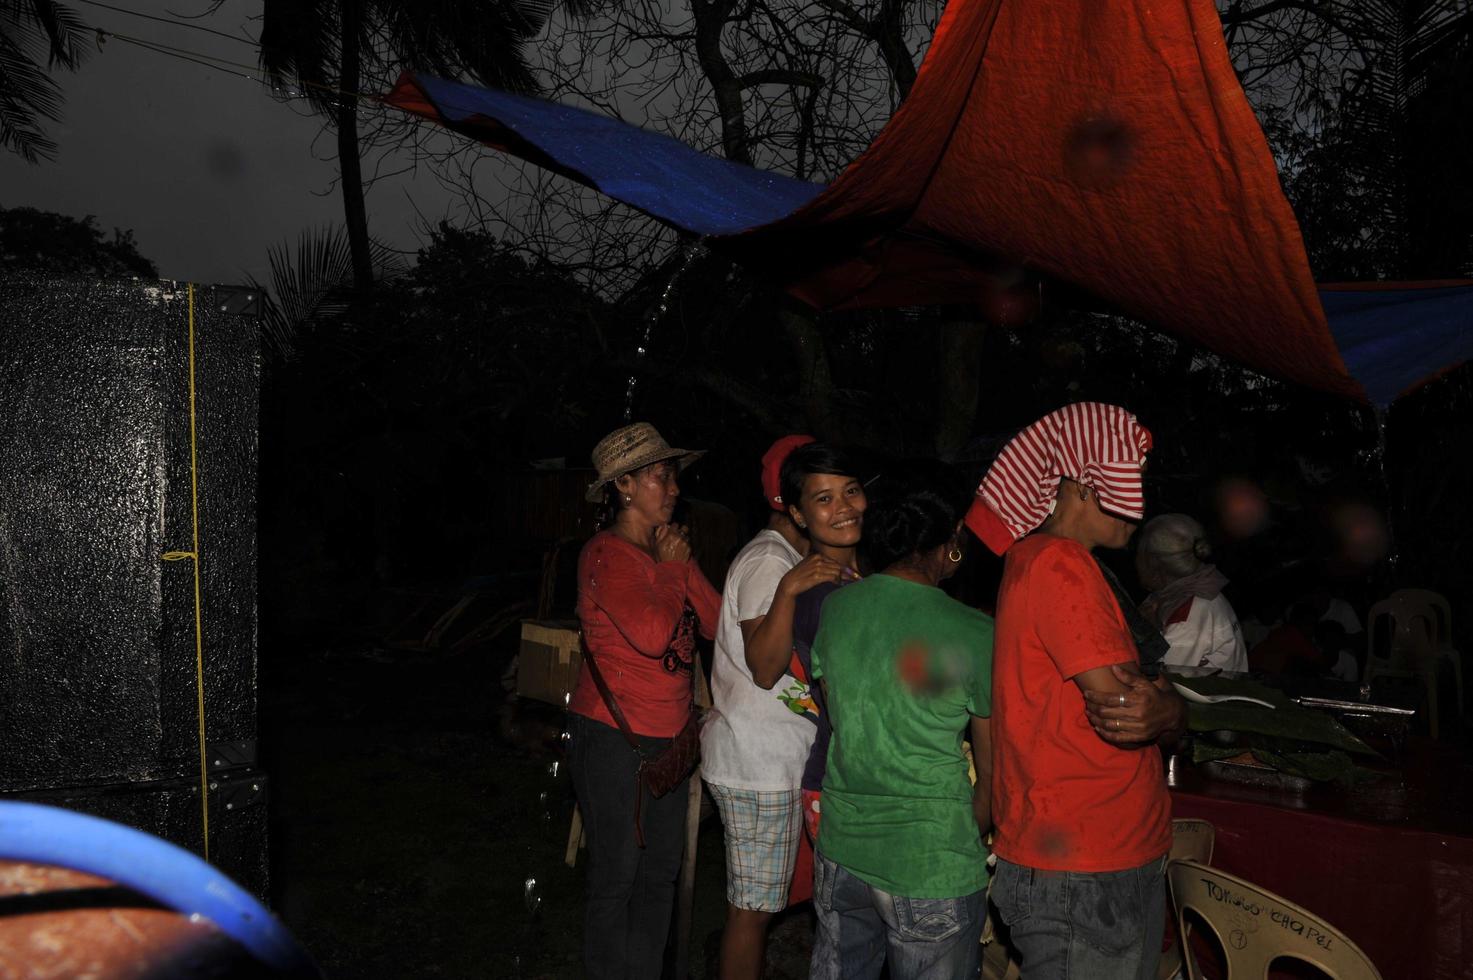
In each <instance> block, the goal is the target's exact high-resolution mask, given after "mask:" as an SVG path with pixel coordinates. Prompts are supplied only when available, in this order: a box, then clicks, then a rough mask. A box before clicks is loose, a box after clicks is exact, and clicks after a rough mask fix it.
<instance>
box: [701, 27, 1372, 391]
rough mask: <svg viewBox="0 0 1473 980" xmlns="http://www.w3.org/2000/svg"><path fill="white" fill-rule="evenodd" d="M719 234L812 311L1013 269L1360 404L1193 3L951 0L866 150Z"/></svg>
mask: <svg viewBox="0 0 1473 980" xmlns="http://www.w3.org/2000/svg"><path fill="white" fill-rule="evenodd" d="M723 244H725V245H726V246H727V247H728V248H729V249H730V250H731V251H733V252H735V253H737V254H738V255H739V256H741V257H742V258H743V259H744V260H745V261H746V262H748V263H749V264H751V265H754V266H756V267H758V268H760V269H763V270H764V271H765V272H766V273H767V274H769V275H772V276H774V277H776V278H777V279H779V281H781V282H782V283H783V284H784V285H785V286H787V287H788V288H789V289H790V290H791V291H792V292H793V293H794V294H796V295H798V296H800V297H802V298H803V299H805V300H807V301H809V302H811V303H813V304H814V305H816V306H818V307H821V308H830V309H833V308H846V307H861V306H880V305H912V304H914V305H920V304H929V303H938V302H969V301H974V300H976V299H977V298H978V296H979V288H980V284H981V280H982V276H981V275H979V273H980V272H981V271H982V270H984V269H985V268H986V267H987V265H988V263H989V262H991V263H994V264H996V263H999V262H1001V263H1020V264H1022V265H1024V266H1026V267H1029V268H1032V269H1036V270H1038V271H1041V272H1043V273H1045V274H1047V275H1049V276H1052V277H1056V278H1058V279H1061V280H1064V281H1066V282H1069V283H1073V284H1075V285H1077V286H1080V287H1083V288H1084V289H1085V290H1087V291H1089V292H1090V293H1092V294H1094V295H1095V296H1097V297H1099V298H1101V299H1103V300H1105V301H1107V302H1109V303H1111V304H1113V305H1114V306H1116V307H1118V309H1119V310H1120V312H1122V313H1125V314H1128V315H1131V316H1134V317H1137V318H1139V319H1141V320H1144V321H1146V322H1149V323H1151V324H1153V325H1155V326H1157V327H1160V328H1162V329H1164V330H1166V331H1168V332H1171V333H1175V334H1178V335H1181V336H1184V337H1189V338H1191V339H1192V340H1193V341H1196V342H1198V343H1200V344H1202V345H1203V346H1205V347H1208V348H1210V349H1212V350H1215V351H1217V352H1219V353H1222V354H1225V355H1227V356H1229V357H1232V358H1234V359H1236V360H1239V361H1242V362H1246V363H1247V364H1249V365H1250V366H1252V367H1255V368H1258V369H1260V370H1262V371H1265V372H1267V373H1271V374H1274V375H1277V376H1279V377H1286V378H1288V379H1289V380H1293V381H1297V382H1300V383H1303V384H1306V385H1309V386H1311V387H1314V388H1318V389H1320V390H1323V391H1329V392H1334V393H1338V394H1344V395H1349V396H1352V397H1358V398H1364V394H1363V393H1362V392H1361V390H1360V386H1359V385H1358V384H1357V383H1356V382H1355V381H1354V380H1352V378H1351V377H1350V375H1349V374H1348V373H1347V372H1346V370H1345V365H1344V362H1343V361H1342V360H1341V357H1340V353H1339V351H1338V350H1337V349H1336V346H1335V343H1334V341H1333V340H1332V339H1331V336H1330V332H1329V329H1328V327H1327V325H1326V322H1325V315H1324V311H1323V309H1322V308H1321V305H1320V301H1319V297H1318V295H1317V294H1316V291H1315V286H1314V282H1313V279H1312V277H1311V274H1310V270H1309V263H1308V260H1307V258H1306V255H1305V251H1304V244H1303V240H1302V239H1301V237H1300V233H1299V226H1298V223H1297V221H1296V220H1295V218H1294V214H1293V212H1292V210H1291V209H1290V207H1289V204H1288V201H1287V200H1286V199H1285V197H1284V194H1283V191H1282V190H1281V188H1280V186H1279V179H1278V171H1277V168H1276V166H1275V164H1274V160H1273V157H1272V155H1271V153H1270V151H1269V148H1268V143H1267V141H1266V140H1265V139H1264V136H1263V133H1262V131H1261V130H1260V128H1259V126H1258V122H1257V120H1256V119H1255V118H1254V115H1253V111H1252V109H1251V107H1250V106H1249V105H1248V101H1247V98H1246V97H1245V96H1244V94H1243V91H1242V88H1241V87H1240V86H1239V84H1238V81H1237V77H1236V75H1235V73H1234V71H1233V67H1232V64H1231V62H1230V61H1229V58H1228V52H1227V49H1226V43H1225V42H1224V39H1223V33H1222V27H1221V24H1220V22H1219V20H1218V16H1217V12H1216V10H1215V8H1214V7H1213V5H1212V2H1211V0H1139V2H1129V3H1128V2H1120V0H1105V2H1100V0H954V2H953V3H952V4H950V5H949V6H948V7H947V10H946V13H945V15H944V17H943V18H942V21H941V23H940V25H939V26H938V28H937V31H936V36H935V38H934V40H933V42H932V45H931V49H930V52H929V54H928V55H927V57H926V60H925V63H924V64H923V65H922V68H921V71H920V75H919V77H918V78H917V80H916V84H915V87H914V88H913V90H912V91H911V94H910V97H909V98H908V99H907V100H906V101H905V103H904V104H903V105H902V106H901V107H900V109H899V111H898V112H897V113H896V114H895V116H894V118H893V119H891V121H890V122H889V124H888V125H886V127H885V128H884V130H883V131H882V132H881V133H880V134H879V136H878V137H877V138H876V139H875V141H874V143H873V144H872V145H871V146H870V148H869V149H868V150H867V151H865V153H864V154H863V155H862V156H860V157H859V159H857V160H856V161H855V162H854V163H853V164H852V165H850V166H849V167H848V169H846V170H845V171H844V173H843V174H842V175H841V176H840V177H839V178H838V180H836V181H835V182H834V183H833V184H831V185H829V187H828V189H827V190H825V191H824V192H823V193H822V194H820V195H819V196H818V197H817V198H816V199H815V200H813V201H812V202H811V203H809V204H808V205H807V206H805V207H803V208H801V209H799V210H798V211H797V212H795V213H793V214H792V215H790V216H788V217H787V218H784V219H781V220H779V221H776V222H774V223H771V224H768V225H765V226H763V227H760V228H756V229H753V230H750V231H747V232H745V233H742V234H740V235H737V236H734V237H732V238H730V239H728V240H726V241H725V242H724V243H723Z"/></svg>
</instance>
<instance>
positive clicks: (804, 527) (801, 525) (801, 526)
mask: <svg viewBox="0 0 1473 980" xmlns="http://www.w3.org/2000/svg"><path fill="white" fill-rule="evenodd" d="M793 523H794V524H796V525H798V530H800V531H806V530H808V525H807V524H804V523H803V522H802V521H794V522H793Z"/></svg>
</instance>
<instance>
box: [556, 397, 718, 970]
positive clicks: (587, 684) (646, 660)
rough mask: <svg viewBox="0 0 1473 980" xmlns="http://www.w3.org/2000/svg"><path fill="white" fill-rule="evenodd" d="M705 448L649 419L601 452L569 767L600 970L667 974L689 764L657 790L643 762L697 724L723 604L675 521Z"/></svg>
mask: <svg viewBox="0 0 1473 980" xmlns="http://www.w3.org/2000/svg"><path fill="white" fill-rule="evenodd" d="M700 455H701V454H700V453H699V452H691V451H688V450H685V449H676V448H673V447H672V446H670V445H669V444H667V443H666V442H665V440H664V439H663V438H662V437H661V436H660V434H659V433H658V432H657V431H655V428H654V427H653V426H651V425H649V424H648V423H644V422H640V423H636V424H634V425H628V426H625V427H624V428H622V429H617V430H615V431H614V432H612V433H610V434H609V435H608V436H606V437H604V439H602V440H601V441H600V442H599V443H598V445H597V446H595V447H594V449H593V465H594V467H595V468H596V469H597V470H598V480H597V481H596V482H595V483H594V484H593V486H591V487H590V488H589V491H588V498H589V499H590V500H602V501H603V503H604V516H603V520H602V521H601V523H602V524H603V526H604V529H603V530H601V531H600V532H599V533H598V534H595V535H594V536H593V537H592V538H591V539H590V540H589V542H588V544H586V545H584V547H583V552H582V554H581V555H580V556H579V558H578V619H579V621H580V623H581V624H582V627H583V640H584V646H585V649H586V651H587V653H588V657H586V658H585V660H584V664H583V669H582V673H580V675H579V677H578V685H577V687H576V688H575V689H574V691H573V695H572V698H571V700H570V701H569V704H568V710H569V712H570V718H569V723H568V732H569V736H570V738H569V742H568V768H569V772H570V774H571V775H572V778H573V789H574V792H575V793H576V794H577V797H578V806H579V808H580V809H581V811H582V813H583V823H584V828H585V832H586V833H587V835H588V859H589V860H588V878H587V895H586V898H585V902H584V917H583V960H584V970H585V975H586V976H589V977H607V978H615V980H626V978H627V980H643V978H646V977H658V976H659V975H660V971H661V965H662V961H663V959H664V953H665V939H666V936H667V935H668V932H669V928H670V912H671V909H672V907H673V905H674V899H675V878H676V875H677V874H678V873H679V871H680V858H681V855H682V853H683V852H684V846H685V813H686V792H685V789H684V787H685V786H686V785H687V781H688V779H689V774H687V781H682V782H681V783H680V785H678V786H676V787H675V789H673V790H671V791H670V792H668V793H666V794H665V795H663V796H661V797H659V798H658V799H657V798H655V797H654V795H653V794H652V793H651V792H650V790H649V788H648V787H647V786H646V785H645V783H644V781H643V780H642V779H640V778H639V775H638V773H639V767H640V762H641V759H652V758H655V757H657V756H659V755H660V753H662V752H663V751H664V750H665V749H666V748H668V747H669V746H670V744H671V742H672V740H674V739H675V738H677V737H679V736H680V735H681V734H682V732H683V731H684V730H685V729H686V728H687V726H688V725H690V724H692V723H693V715H692V711H693V708H692V701H691V685H692V679H693V676H694V674H693V664H694V660H695V656H696V649H695V642H696V634H697V633H699V634H700V635H702V636H705V637H707V638H708V639H709V638H710V637H711V635H712V633H713V631H714V629H715V627H716V614H717V607H718V606H719V605H720V602H721V600H720V597H719V596H718V595H717V594H716V590H715V589H713V588H712V587H711V583H710V582H708V581H706V577H705V575H703V574H702V573H701V569H700V567H699V566H698V565H697V564H696V563H695V562H694V561H692V560H691V548H690V542H689V541H688V540H687V535H686V531H685V529H684V528H683V527H680V526H679V525H676V524H672V523H671V518H672V516H673V515H674V512H675V503H676V501H677V500H678V499H679V497H680V484H679V482H678V480H677V477H678V475H679V473H680V471H681V470H682V469H684V468H685V467H686V466H688V465H689V464H690V463H692V462H694V461H695V460H696V459H697V458H699V457H700ZM594 671H597V673H596V674H595V673H594ZM600 681H601V683H600ZM601 688H606V690H601ZM620 715H622V721H621V720H620V718H619V716H620ZM624 725H627V727H628V728H629V729H630V731H631V736H630V737H632V738H633V740H634V741H636V742H637V743H638V746H639V747H638V750H636V749H635V748H634V747H633V746H631V744H630V738H627V737H626V736H625V734H624V733H623V732H622V731H621V730H620V729H621V727H623V726H624ZM636 823H638V827H636ZM641 838H642V841H643V843H641Z"/></svg>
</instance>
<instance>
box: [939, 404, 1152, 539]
mask: <svg viewBox="0 0 1473 980" xmlns="http://www.w3.org/2000/svg"><path fill="white" fill-rule="evenodd" d="M1150 448H1151V433H1150V432H1149V431H1147V430H1146V428H1145V427H1144V426H1142V425H1141V424H1140V422H1138V421H1136V417H1135V416H1134V415H1132V414H1131V413H1129V412H1127V411H1126V410H1125V409H1123V408H1120V407H1119V406H1117V405H1106V404H1104V403H1102V402H1080V403H1079V404H1076V405H1066V406H1064V407H1063V408H1061V409H1059V410H1058V411H1056V412H1050V413H1049V414H1048V415H1045V416H1044V417H1043V418H1041V419H1039V420H1038V421H1037V422H1034V423H1033V424H1032V425H1030V426H1029V427H1028V428H1026V429H1024V430H1023V431H1022V432H1020V433H1018V434H1017V435H1016V436H1014V437H1013V439H1012V441H1011V442H1009V443H1008V444H1007V445H1006V446H1004V447H1003V450H1002V452H1001V453H999V454H998V456H997V459H996V460H995V461H994V462H993V464H992V468H991V469H989V470H988V471H987V475H986V476H985V477H983V478H982V485H981V486H980V487H978V488H977V499H976V501H974V502H973V504H972V508H971V510H969V511H968V512H967V526H968V527H970V528H971V529H972V531H973V533H975V534H976V535H977V537H979V538H981V539H982V541H983V542H984V543H985V544H986V545H987V547H989V548H991V549H992V550H993V551H994V552H995V553H997V554H999V555H1000V554H1002V553H1003V552H1005V551H1007V550H1008V548H1010V547H1012V544H1013V542H1014V541H1017V540H1018V539H1019V538H1021V537H1022V536H1023V535H1025V534H1027V533H1028V532H1029V531H1032V530H1033V529H1034V528H1036V527H1038V526H1039V525H1040V524H1042V523H1043V522H1044V520H1045V519H1047V517H1048V516H1049V514H1050V513H1052V512H1053V509H1054V499H1055V498H1056V497H1057V496H1058V495H1059V480H1060V479H1061V478H1063V477H1068V478H1069V479H1071V480H1074V481H1075V482H1077V483H1080V484H1082V485H1083V486H1086V487H1089V488H1090V489H1091V490H1093V491H1094V492H1095V494H1096V495H1097V496H1098V498H1099V501H1100V507H1101V508H1103V509H1104V510H1107V511H1109V512H1110V513H1111V514H1115V515H1117V516H1119V517H1125V518H1129V519H1131V520H1140V519H1141V518H1142V517H1143V516H1144V515H1145V500H1144V498H1143V496H1142V493H1141V467H1142V466H1143V465H1144V463H1145V459H1146V453H1147V452H1149V451H1150Z"/></svg>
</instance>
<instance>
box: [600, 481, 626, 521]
mask: <svg viewBox="0 0 1473 980" xmlns="http://www.w3.org/2000/svg"><path fill="white" fill-rule="evenodd" d="M623 509H624V500H623V496H622V495H621V494H620V493H619V488H618V487H616V486H614V481H613V480H610V481H609V482H608V483H605V484H604V495H603V497H601V498H600V499H599V502H598V510H597V512H596V513H595V515H594V518H593V526H594V528H595V529H597V530H599V531H607V530H608V529H609V528H611V527H613V526H614V522H615V521H617V520H618V519H619V511H621V510H623Z"/></svg>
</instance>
